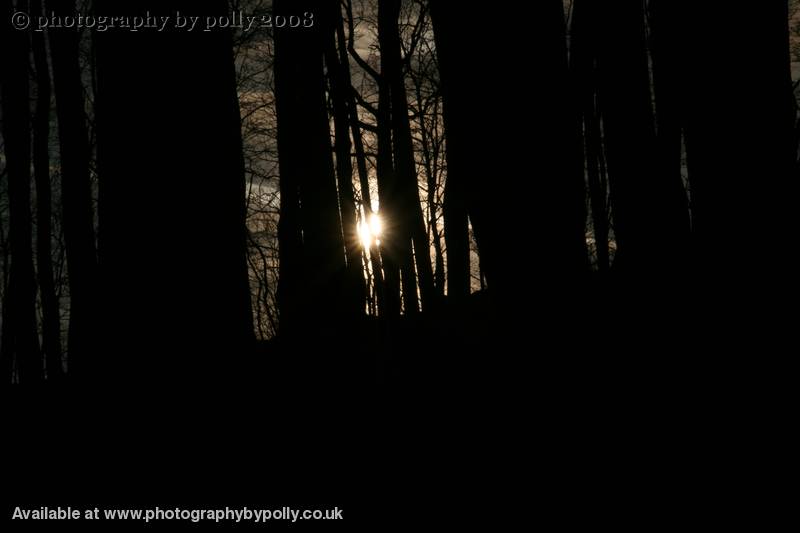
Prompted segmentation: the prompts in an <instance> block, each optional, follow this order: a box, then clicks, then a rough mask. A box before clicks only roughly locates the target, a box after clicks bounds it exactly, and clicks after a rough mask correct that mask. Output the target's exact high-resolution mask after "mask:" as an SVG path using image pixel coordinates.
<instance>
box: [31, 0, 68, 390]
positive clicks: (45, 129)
mask: <svg viewBox="0 0 800 533" xmlns="http://www.w3.org/2000/svg"><path fill="white" fill-rule="evenodd" d="M41 13H42V9H41V2H39V1H36V0H34V2H32V3H31V16H32V17H34V18H37V17H39V16H40V15H41ZM31 38H32V44H33V60H34V66H35V68H36V114H35V116H34V122H33V173H34V177H35V181H36V268H37V271H38V278H39V290H40V294H41V305H42V352H43V355H44V359H45V364H46V368H47V379H48V381H57V380H59V379H61V378H62V377H63V373H64V370H63V366H62V361H61V318H60V312H59V303H58V296H57V295H56V287H55V280H54V277H53V257H52V255H53V246H52V243H53V235H52V232H53V225H52V217H53V208H52V192H51V183H50V98H51V96H52V92H51V85H50V69H49V68H48V62H47V48H46V45H45V40H44V33H42V32H34V33H33V35H32V37H31Z"/></svg>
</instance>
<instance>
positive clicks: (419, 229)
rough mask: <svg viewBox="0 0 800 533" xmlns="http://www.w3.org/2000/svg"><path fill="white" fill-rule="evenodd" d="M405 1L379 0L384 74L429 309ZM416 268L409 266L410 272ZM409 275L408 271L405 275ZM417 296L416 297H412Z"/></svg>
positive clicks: (410, 307)
mask: <svg viewBox="0 0 800 533" xmlns="http://www.w3.org/2000/svg"><path fill="white" fill-rule="evenodd" d="M400 7H401V2H400V1H399V0H380V1H379V2H378V19H379V29H378V33H379V40H380V47H381V75H382V76H384V77H386V78H387V79H386V83H387V86H388V89H389V91H390V95H391V124H392V135H393V136H392V141H393V149H394V156H395V159H394V163H395V174H396V180H397V186H398V193H399V202H400V209H399V212H398V216H400V217H402V222H401V227H402V228H403V229H404V231H405V232H406V233H407V234H408V236H409V237H410V239H411V241H412V243H413V258H414V264H415V265H416V274H417V277H418V279H419V293H420V297H421V304H422V309H423V310H427V309H428V308H430V307H433V306H435V304H436V291H435V288H434V284H433V269H432V267H431V258H430V243H429V242H428V235H427V231H426V229H425V218H424V216H423V214H422V206H421V204H420V199H419V184H418V182H417V170H416V164H415V161H414V148H413V143H412V139H411V124H410V121H409V118H408V100H407V96H406V86H405V80H404V76H403V71H402V58H401V50H400V32H399V28H398V19H399V16H400ZM412 270H413V268H411V267H409V268H408V271H409V274H408V275H412V274H411V272H412ZM406 277H407V275H406V274H405V272H404V278H406ZM410 292H411V291H410V289H409V290H406V288H405V287H404V300H405V302H406V312H409V313H413V312H415V310H416V307H417V305H418V302H417V301H416V300H417V298H416V294H415V293H413V294H406V293H410ZM411 296H413V298H412V297H411Z"/></svg>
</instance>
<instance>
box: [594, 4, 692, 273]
mask: <svg viewBox="0 0 800 533" xmlns="http://www.w3.org/2000/svg"><path fill="white" fill-rule="evenodd" d="M578 9H589V10H591V9H594V11H590V12H589V13H590V14H591V19H592V24H596V25H597V31H596V33H595V34H596V36H597V43H596V48H597V50H598V73H599V84H598V98H599V102H600V110H601V113H602V117H603V131H604V139H605V146H606V157H607V161H608V172H609V184H610V186H611V203H612V209H613V213H614V230H615V236H616V240H617V254H616V258H615V268H616V269H617V270H621V271H625V272H626V275H630V276H632V275H641V274H645V273H650V274H652V273H656V272H662V273H665V274H667V275H671V274H672V273H671V272H670V270H671V269H669V268H668V266H669V265H670V264H671V262H672V261H673V260H674V258H675V257H676V256H677V255H679V254H680V253H681V252H680V250H678V247H680V246H683V245H685V244H684V243H685V241H684V243H681V242H680V238H681V237H683V238H685V237H686V235H687V233H688V227H687V226H688V220H689V214H688V210H687V204H686V200H685V197H683V198H682V197H681V188H682V184H681V179H680V175H679V174H675V173H674V172H673V173H670V174H666V173H663V172H661V171H659V165H658V164H657V154H658V150H657V145H656V131H655V118H654V115H653V107H652V95H651V91H650V76H649V71H648V69H649V67H648V56H647V41H646V35H645V18H644V4H643V3H642V2H616V1H612V0H608V1H602V2H591V7H589V6H588V5H587V6H579V7H578Z"/></svg>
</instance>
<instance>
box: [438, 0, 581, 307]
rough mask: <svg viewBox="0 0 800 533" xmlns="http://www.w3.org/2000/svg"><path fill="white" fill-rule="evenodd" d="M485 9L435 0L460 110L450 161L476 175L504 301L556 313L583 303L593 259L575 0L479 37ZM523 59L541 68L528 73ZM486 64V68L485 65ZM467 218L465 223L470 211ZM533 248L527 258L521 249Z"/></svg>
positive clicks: (488, 253)
mask: <svg viewBox="0 0 800 533" xmlns="http://www.w3.org/2000/svg"><path fill="white" fill-rule="evenodd" d="M437 4H438V5H437ZM514 6H515V4H513V3H511V2H502V6H499V7H498V9H500V8H505V9H508V10H509V11H508V12H509V13H513V12H515V10H514ZM481 7H482V4H480V3H478V2H460V3H457V4H456V3H452V2H448V3H444V2H438V0H437V1H436V2H432V9H434V11H433V13H434V20H436V21H438V22H439V24H437V27H436V30H437V31H438V33H439V35H437V42H438V43H440V44H439V46H440V48H441V51H442V53H443V55H441V59H442V63H441V69H442V88H443V96H444V99H445V102H444V105H445V107H446V108H449V111H447V113H448V114H447V116H448V124H447V141H448V164H449V165H452V164H453V163H455V165H456V166H455V168H453V169H452V170H453V172H454V174H455V179H456V180H460V179H464V180H466V185H465V186H464V188H463V189H462V191H464V194H466V195H467V209H468V213H469V218H470V220H471V222H472V227H473V230H474V234H475V238H476V241H477V244H478V248H479V252H480V257H481V265H482V268H483V269H484V271H485V273H486V278H487V283H488V289H489V291H490V292H492V293H493V294H494V295H495V296H494V297H493V298H494V301H495V302H496V304H497V306H498V308H500V309H503V310H504V312H505V313H509V314H511V313H512V311H511V310H512V309H513V308H514V307H515V306H516V305H519V304H520V303H521V304H523V305H526V306H527V305H528V304H529V303H530V302H536V309H538V310H540V312H541V313H543V314H547V313H548V312H549V311H545V310H550V311H552V309H553V308H559V309H565V308H569V307H570V306H571V305H572V304H571V303H570V302H572V299H571V297H570V295H576V294H577V293H578V292H579V291H580V289H579V288H578V287H579V286H580V282H581V280H583V279H584V278H585V276H586V273H587V265H588V262H587V256H586V243H585V234H584V232H585V217H586V211H585V205H584V194H585V193H584V184H583V175H582V170H581V163H580V161H581V160H580V139H579V135H578V128H577V125H578V124H577V115H576V114H575V113H574V111H573V109H572V104H573V102H572V101H571V96H570V94H569V78H568V74H569V73H568V68H567V51H566V40H565V34H564V11H563V4H562V2H559V1H557V0H549V1H546V2H536V3H534V4H532V5H531V6H529V8H528V12H526V13H525V16H519V17H511V18H510V19H509V20H507V21H506V24H502V25H487V26H486V27H484V28H483V31H484V33H483V34H482V35H481V38H480V39H476V38H475V35H474V14H475V13H476V12H479V11H480V8H481ZM437 9H438V10H439V11H438V12H437V11H436V10H437ZM442 21H446V22H447V24H446V25H444V26H443V25H442V24H441V22H442ZM508 50H514V51H515V52H514V53H513V54H509V53H508ZM448 52H449V53H448ZM520 54H522V55H520ZM448 57H449V58H450V60H449V61H448V60H447V59H448ZM519 57H525V60H524V64H525V65H535V68H533V70H531V72H526V71H525V67H524V66H523V65H522V64H521V62H520V60H519ZM475 65H483V66H485V70H484V71H481V73H480V74H477V75H476V70H475ZM531 76H533V78H532V77H531ZM480 102H483V103H484V105H481V104H480ZM459 132H463V134H461V135H459ZM467 165H469V167H468V170H466V169H467ZM462 169H463V170H462ZM459 173H462V175H463V176H464V177H460V176H459ZM451 186H453V184H451ZM454 194H458V193H456V192H454ZM456 198H457V197H456ZM455 205H456V207H458V205H459V202H455ZM455 220H456V223H457V226H456V230H457V231H458V232H463V212H460V213H459V214H458V215H457V216H456V217H455ZM459 220H460V222H459ZM458 238H459V239H463V236H459V237H458ZM523 247H524V248H525V249H526V253H525V255H526V256H527V257H528V258H529V259H527V260H521V259H520V255H519V251H518V249H519V248H523ZM462 253H463V252H462ZM462 261H463V259H462ZM462 290H463V289H462ZM550 314H551V315H553V313H550Z"/></svg>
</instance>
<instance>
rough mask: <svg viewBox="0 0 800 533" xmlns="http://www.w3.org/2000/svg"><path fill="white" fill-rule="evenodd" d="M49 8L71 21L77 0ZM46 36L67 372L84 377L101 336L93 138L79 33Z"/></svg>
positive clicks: (56, 1)
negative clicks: (66, 297) (56, 147)
mask: <svg viewBox="0 0 800 533" xmlns="http://www.w3.org/2000/svg"><path fill="white" fill-rule="evenodd" d="M46 5H47V8H48V11H51V12H53V13H55V14H56V15H58V16H67V15H73V14H74V13H75V9H76V7H75V1H74V0H48V1H47V2H46ZM48 35H49V39H50V53H51V56H52V59H53V85H54V89H55V96H56V113H57V116H58V132H59V142H60V146H61V198H62V205H63V224H64V245H65V249H66V255H67V273H68V278H69V294H70V305H69V309H70V313H69V317H70V319H69V331H68V345H67V353H68V356H69V360H68V362H69V366H68V368H69V370H70V372H78V373H82V370H81V368H82V367H84V366H85V365H87V364H89V365H90V364H92V363H91V362H90V361H88V359H89V358H90V357H91V353H92V350H93V347H92V345H93V343H94V340H95V336H96V332H97V323H96V312H97V285H96V284H97V275H98V274H97V272H98V271H97V254H96V246H95V230H94V209H93V206H92V184H91V179H90V176H89V157H90V150H89V134H88V130H87V125H86V114H85V108H84V106H85V98H84V90H83V83H82V81H81V69H80V64H79V61H78V54H79V39H80V37H79V35H78V32H77V30H75V29H66V28H61V29H58V30H53V31H51V32H48Z"/></svg>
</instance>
